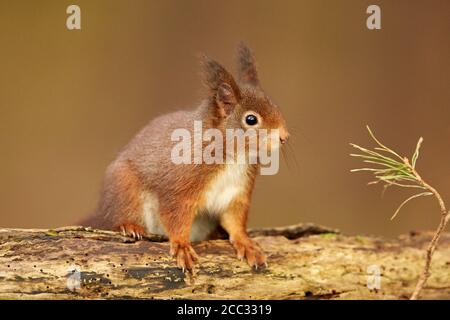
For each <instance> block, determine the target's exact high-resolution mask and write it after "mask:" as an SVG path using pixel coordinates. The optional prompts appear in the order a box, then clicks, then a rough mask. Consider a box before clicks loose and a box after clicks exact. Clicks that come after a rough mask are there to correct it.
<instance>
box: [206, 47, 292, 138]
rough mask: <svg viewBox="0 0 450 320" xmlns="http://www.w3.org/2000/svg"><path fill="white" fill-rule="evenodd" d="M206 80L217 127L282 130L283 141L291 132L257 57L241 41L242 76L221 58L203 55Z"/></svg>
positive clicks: (238, 61)
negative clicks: (267, 89)
mask: <svg viewBox="0 0 450 320" xmlns="http://www.w3.org/2000/svg"><path fill="white" fill-rule="evenodd" d="M201 62H202V66H203V82H204V84H205V86H206V88H207V90H208V99H209V105H208V108H210V111H211V112H210V114H212V115H213V117H214V119H215V120H216V126H217V127H221V128H224V129H228V128H230V129H231V128H232V129H243V130H247V129H255V130H259V129H266V130H270V129H278V130H279V135H280V142H281V143H282V144H283V143H285V142H286V141H287V139H288V137H289V133H288V130H287V127H286V121H285V120H284V118H283V116H282V114H281V111H280V108H279V107H278V106H277V105H276V104H275V103H273V102H272V101H271V100H270V98H269V97H268V95H267V94H266V93H265V92H264V90H263V89H262V88H261V85H260V82H259V79H258V72H257V67H256V61H255V58H254V56H253V54H252V52H251V50H250V49H249V48H248V47H247V46H246V45H245V44H244V43H240V44H239V46H238V50H237V65H238V68H237V70H238V77H237V81H236V80H235V79H234V77H233V76H232V75H231V74H230V73H229V72H228V71H227V70H226V69H225V68H224V67H223V66H222V65H221V64H220V63H218V62H217V61H215V60H213V59H211V58H209V57H207V56H206V55H203V56H202V57H201Z"/></svg>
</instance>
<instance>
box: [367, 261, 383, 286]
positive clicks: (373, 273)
mask: <svg viewBox="0 0 450 320" xmlns="http://www.w3.org/2000/svg"><path fill="white" fill-rule="evenodd" d="M367 288H368V289H369V290H379V289H381V270H380V266H379V265H377V264H372V265H370V266H368V267H367Z"/></svg>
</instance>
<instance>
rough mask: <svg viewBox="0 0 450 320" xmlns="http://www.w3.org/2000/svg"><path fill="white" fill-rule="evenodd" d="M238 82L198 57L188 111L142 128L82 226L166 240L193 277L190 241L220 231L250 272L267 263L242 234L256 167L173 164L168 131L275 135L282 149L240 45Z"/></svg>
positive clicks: (282, 125)
mask: <svg viewBox="0 0 450 320" xmlns="http://www.w3.org/2000/svg"><path fill="white" fill-rule="evenodd" d="M237 62H238V78H237V81H236V80H235V79H234V78H233V76H232V75H231V74H230V73H229V72H228V71H227V70H226V69H225V68H224V67H223V66H222V65H220V64H219V63H218V62H216V61H215V60H213V59H211V58H209V57H207V56H202V58H201V64H202V69H203V82H204V84H205V87H206V89H207V90H206V95H205V98H204V100H203V101H202V102H201V103H200V105H199V106H198V107H197V108H196V109H195V110H192V111H178V112H174V113H170V114H166V115H163V116H159V117H157V118H155V119H153V120H152V121H150V123H149V124H148V125H147V126H145V127H144V128H143V129H142V130H141V131H140V132H139V133H138V134H137V135H136V136H135V137H134V138H133V139H132V140H131V141H130V142H129V143H128V144H127V145H126V146H125V147H124V148H123V149H122V150H121V152H120V153H119V155H118V157H117V159H116V160H114V161H113V162H112V163H111V164H110V165H109V166H108V168H107V170H106V175H105V178H104V182H103V187H102V191H101V196H100V200H99V203H98V206H97V209H96V211H95V212H94V214H93V215H91V216H90V217H88V218H87V219H86V220H84V221H83V222H82V223H81V224H82V225H84V226H91V227H94V228H101V229H111V230H118V231H122V232H123V233H124V234H128V235H132V236H133V237H136V238H138V239H141V238H142V235H144V234H146V233H151V234H161V235H166V236H167V237H168V238H169V241H170V253H171V254H172V255H173V256H174V257H175V259H176V263H177V266H178V267H179V268H181V269H183V270H185V269H187V270H190V271H192V269H193V267H194V264H195V263H196V262H197V260H198V257H197V254H196V253H195V251H194V249H193V248H192V246H191V241H201V240H205V239H208V238H209V237H210V236H211V234H213V233H214V231H215V230H216V229H217V228H223V230H225V231H226V232H227V233H228V235H229V239H230V242H231V244H232V245H233V247H234V248H235V250H236V252H237V256H238V258H240V259H244V258H245V259H246V260H247V262H248V264H249V265H250V266H251V267H255V268H258V267H261V266H264V265H266V257H265V255H264V253H263V252H262V250H261V248H260V247H259V245H258V244H257V243H256V242H254V241H253V240H252V239H250V238H249V236H248V235H247V216H248V211H249V207H250V201H251V196H252V191H253V188H254V183H255V177H256V175H257V173H258V169H259V164H228V163H223V164H220V163H219V164H194V163H192V164H174V163H173V161H172V160H171V148H172V147H173V145H174V141H172V139H171V133H172V132H173V131H174V130H175V129H178V128H186V129H187V130H189V131H192V128H193V122H194V121H202V124H203V127H204V128H205V129H208V128H216V129H218V130H220V131H221V132H224V131H225V130H226V129H229V128H231V129H237V128H239V129H244V130H245V129H248V128H256V130H259V129H262V128H265V129H278V131H279V139H280V142H281V143H284V142H286V140H287V139H288V136H289V133H288V130H287V128H286V122H285V120H284V118H283V116H282V114H281V111H280V109H279V107H278V106H276V105H275V104H274V103H273V102H272V101H271V100H270V99H269V98H268V96H267V95H266V94H265V92H264V91H263V90H262V88H261V86H260V83H259V79H258V74H257V69H256V62H255V58H254V56H253V54H252V52H251V51H250V49H249V48H248V47H247V46H246V45H244V44H242V43H241V44H240V45H239V46H238V52H237Z"/></svg>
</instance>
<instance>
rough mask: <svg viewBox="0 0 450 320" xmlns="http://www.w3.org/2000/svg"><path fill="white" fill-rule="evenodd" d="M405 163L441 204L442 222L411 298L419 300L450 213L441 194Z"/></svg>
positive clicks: (430, 244) (430, 246) (405, 160)
mask: <svg viewBox="0 0 450 320" xmlns="http://www.w3.org/2000/svg"><path fill="white" fill-rule="evenodd" d="M403 161H404V163H405V164H406V165H407V166H408V167H409V168H410V169H411V171H412V173H413V174H414V176H415V177H416V178H417V179H418V180H419V181H420V183H421V184H422V186H423V187H425V188H426V189H428V190H429V191H430V192H431V193H433V195H434V197H435V198H436V199H437V201H438V203H439V207H440V209H441V220H440V222H439V225H438V227H437V229H436V231H435V233H434V235H433V238H432V239H431V241H430V243H429V244H428V248H427V252H426V260H425V267H424V268H423V271H422V274H421V275H420V278H419V281H418V282H417V284H416V287H415V289H414V292H413V294H412V295H411V298H410V299H411V300H417V298H418V297H419V295H420V292H421V291H422V289H423V287H424V286H425V284H426V282H427V280H428V278H429V276H430V266H431V259H432V258H433V254H434V251H435V250H436V247H437V245H438V242H439V238H440V237H441V234H442V231H443V230H444V229H445V227H446V225H447V223H448V221H449V220H450V211H447V209H446V207H445V203H444V200H442V197H441V195H440V194H439V192H438V191H437V190H436V189H435V188H433V187H432V186H430V185H429V184H428V183H426V182H425V181H424V180H423V179H422V177H421V176H420V175H419V174H418V173H417V171H416V170H415V169H414V168H413V167H412V166H411V164H410V163H409V161H408V159H407V158H405V159H403Z"/></svg>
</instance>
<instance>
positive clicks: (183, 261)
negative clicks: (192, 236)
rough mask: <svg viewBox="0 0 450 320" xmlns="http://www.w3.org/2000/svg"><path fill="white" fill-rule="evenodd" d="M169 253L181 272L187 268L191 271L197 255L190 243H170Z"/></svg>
mask: <svg viewBox="0 0 450 320" xmlns="http://www.w3.org/2000/svg"><path fill="white" fill-rule="evenodd" d="M170 254H171V255H172V256H173V257H175V259H176V262H177V267H178V268H180V269H181V270H182V271H183V273H184V272H185V271H186V270H187V271H189V272H191V273H193V270H194V265H195V262H197V261H198V256H197V254H196V253H195V251H194V249H193V248H192V246H191V245H190V244H180V243H171V245H170Z"/></svg>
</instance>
